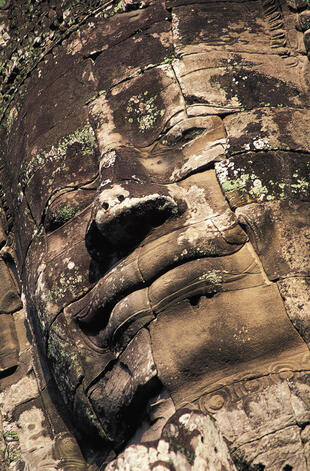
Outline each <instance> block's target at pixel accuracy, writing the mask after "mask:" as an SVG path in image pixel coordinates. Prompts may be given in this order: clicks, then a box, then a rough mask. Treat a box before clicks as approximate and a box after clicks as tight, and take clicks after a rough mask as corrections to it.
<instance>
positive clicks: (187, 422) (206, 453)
mask: <svg viewBox="0 0 310 471" xmlns="http://www.w3.org/2000/svg"><path fill="white" fill-rule="evenodd" d="M214 451H215V453H214ZM124 469H127V470H128V471H136V470H138V469H143V470H144V471H148V470H157V471H162V470H163V471H164V470H167V469H170V470H171V469H172V470H180V471H181V470H182V471H183V470H184V471H190V470H200V469H201V470H202V469H210V470H213V469H214V470H216V469H221V470H222V471H234V470H235V469H236V468H235V466H234V464H233V462H232V459H231V457H230V455H229V452H228V449H227V446H226V444H225V441H224V440H223V437H222V436H221V434H220V433H219V431H218V429H217V427H216V424H215V423H214V422H213V421H212V420H211V419H210V418H209V417H205V416H203V415H202V414H201V413H199V412H198V411H190V410H187V409H181V410H180V411H178V413H177V414H175V416H173V417H172V418H171V419H170V420H169V421H168V423H167V425H166V426H165V427H164V429H163V432H162V436H161V439H160V440H159V442H158V443H157V444H153V443H149V444H142V445H131V446H130V447H128V448H127V449H126V450H125V451H124V452H123V453H121V454H120V455H119V457H118V458H117V459H116V460H114V461H112V462H111V463H110V464H109V465H108V466H107V468H106V470H107V471H121V470H124Z"/></svg>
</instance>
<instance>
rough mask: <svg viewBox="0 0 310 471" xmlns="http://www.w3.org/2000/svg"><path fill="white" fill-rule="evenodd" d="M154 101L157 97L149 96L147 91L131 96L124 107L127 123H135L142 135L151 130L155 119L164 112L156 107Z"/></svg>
mask: <svg viewBox="0 0 310 471" xmlns="http://www.w3.org/2000/svg"><path fill="white" fill-rule="evenodd" d="M156 99H157V95H152V96H149V92H148V91H145V92H144V93H139V95H134V96H132V97H131V98H130V99H129V100H128V103H127V107H126V111H127V118H126V119H127V121H128V123H130V124H134V123H136V124H137V125H138V128H139V131H140V132H142V133H144V132H145V131H147V130H148V129H150V128H152V127H153V126H154V124H155V123H156V121H157V119H158V118H159V117H160V116H163V115H164V114H165V110H164V109H159V108H158V106H157V105H156Z"/></svg>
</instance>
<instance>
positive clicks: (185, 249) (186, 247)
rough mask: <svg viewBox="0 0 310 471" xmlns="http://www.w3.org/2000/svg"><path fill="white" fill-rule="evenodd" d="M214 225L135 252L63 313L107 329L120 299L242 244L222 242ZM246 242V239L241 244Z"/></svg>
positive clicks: (180, 233)
mask: <svg viewBox="0 0 310 471" xmlns="http://www.w3.org/2000/svg"><path fill="white" fill-rule="evenodd" d="M215 221H216V217H215V218H214V217H212V218H210V219H206V220H203V221H199V222H196V223H194V224H191V225H189V226H184V227H182V228H179V229H177V230H175V231H173V232H170V233H168V234H166V235H164V236H162V237H160V238H158V239H156V240H154V241H152V242H149V243H148V244H146V245H144V246H142V247H139V248H137V249H136V250H134V251H133V252H132V253H131V254H130V255H129V256H128V257H127V258H126V259H123V260H122V261H120V262H119V263H118V264H117V265H116V266H115V267H114V268H113V269H111V270H110V271H109V272H108V273H107V274H105V275H104V276H103V277H102V278H101V279H100V280H99V281H98V283H97V284H96V285H95V286H94V287H93V289H92V290H91V291H89V292H88V293H87V294H86V295H85V296H84V297H83V298H81V299H80V300H78V301H75V302H73V303H72V304H71V305H69V306H68V307H67V308H66V312H67V313H68V314H70V315H71V316H72V317H74V318H76V319H78V320H79V321H80V322H82V323H83V324H86V325H91V324H92V322H93V321H94V320H96V321H97V322H98V318H99V317H100V316H102V317H103V319H102V324H103V325H106V323H107V321H108V318H109V316H110V314H111V313H112V311H113V310H114V308H115V306H116V305H118V304H119V302H120V301H121V300H122V299H123V298H125V297H126V296H128V295H129V294H131V293H133V292H136V291H137V290H142V289H143V288H146V287H148V286H150V284H151V283H153V282H154V280H156V279H157V278H159V277H160V276H162V275H163V274H164V273H166V272H168V271H170V270H172V269H173V268H175V267H177V266H179V265H182V264H184V263H186V262H189V261H192V260H195V259H198V258H203V257H208V256H209V257H210V256H212V257H214V256H223V255H228V254H231V253H233V252H235V251H236V250H238V248H240V245H241V241H240V242H239V243H238V242H236V241H234V243H230V241H227V240H225V236H224V234H223V232H221V231H219V230H218V229H217V227H216V222H215ZM235 225H237V223H236V224H235ZM231 227H232V226H230V228H231ZM245 241H246V237H245V239H244V240H243V241H242V243H244V242H245ZM137 302H138V301H137ZM99 323H101V321H100V319H99ZM110 324H111V323H110ZM112 324H113V322H112ZM107 327H110V328H108V331H111V330H112V331H113V330H115V328H117V326H113V327H112V325H110V326H107ZM112 331H111V332H110V334H111V335H113V332H112ZM107 334H108V332H107ZM110 334H109V335H110Z"/></svg>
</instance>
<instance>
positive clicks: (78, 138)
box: [21, 125, 96, 186]
mask: <svg viewBox="0 0 310 471" xmlns="http://www.w3.org/2000/svg"><path fill="white" fill-rule="evenodd" d="M95 142H96V139H95V134H94V131H93V129H92V127H91V126H90V125H86V126H84V127H83V128H80V129H77V130H76V131H74V132H73V133H71V134H69V135H67V136H65V137H63V138H61V139H60V140H59V141H58V143H57V144H56V145H55V146H52V147H51V148H50V149H48V150H46V151H42V152H41V153H39V154H36V155H34V156H33V157H32V158H31V160H30V161H28V162H27V164H26V167H25V168H24V169H23V172H22V178H21V180H22V184H23V186H27V185H28V184H29V183H30V181H31V179H32V178H33V176H34V174H35V173H36V172H37V171H38V170H40V169H42V168H44V167H45V165H46V164H47V163H53V164H54V163H56V162H59V165H58V167H56V168H55V165H54V170H53V171H52V173H51V175H50V180H49V183H52V182H53V180H54V177H55V175H57V173H60V172H61V171H62V170H63V169H64V168H65V166H66V161H65V157H66V154H67V151H68V149H69V148H70V146H72V145H73V144H79V145H80V151H81V153H82V154H83V155H87V154H91V153H93V152H94V150H95Z"/></svg>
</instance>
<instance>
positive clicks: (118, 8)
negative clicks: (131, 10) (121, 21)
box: [104, 0, 124, 18]
mask: <svg viewBox="0 0 310 471" xmlns="http://www.w3.org/2000/svg"><path fill="white" fill-rule="evenodd" d="M122 10H124V2H123V0H119V1H118V2H117V3H116V5H115V6H114V7H113V8H112V9H110V10H107V11H106V12H105V13H104V17H105V18H111V16H114V15H116V13H119V12H120V11H122Z"/></svg>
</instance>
